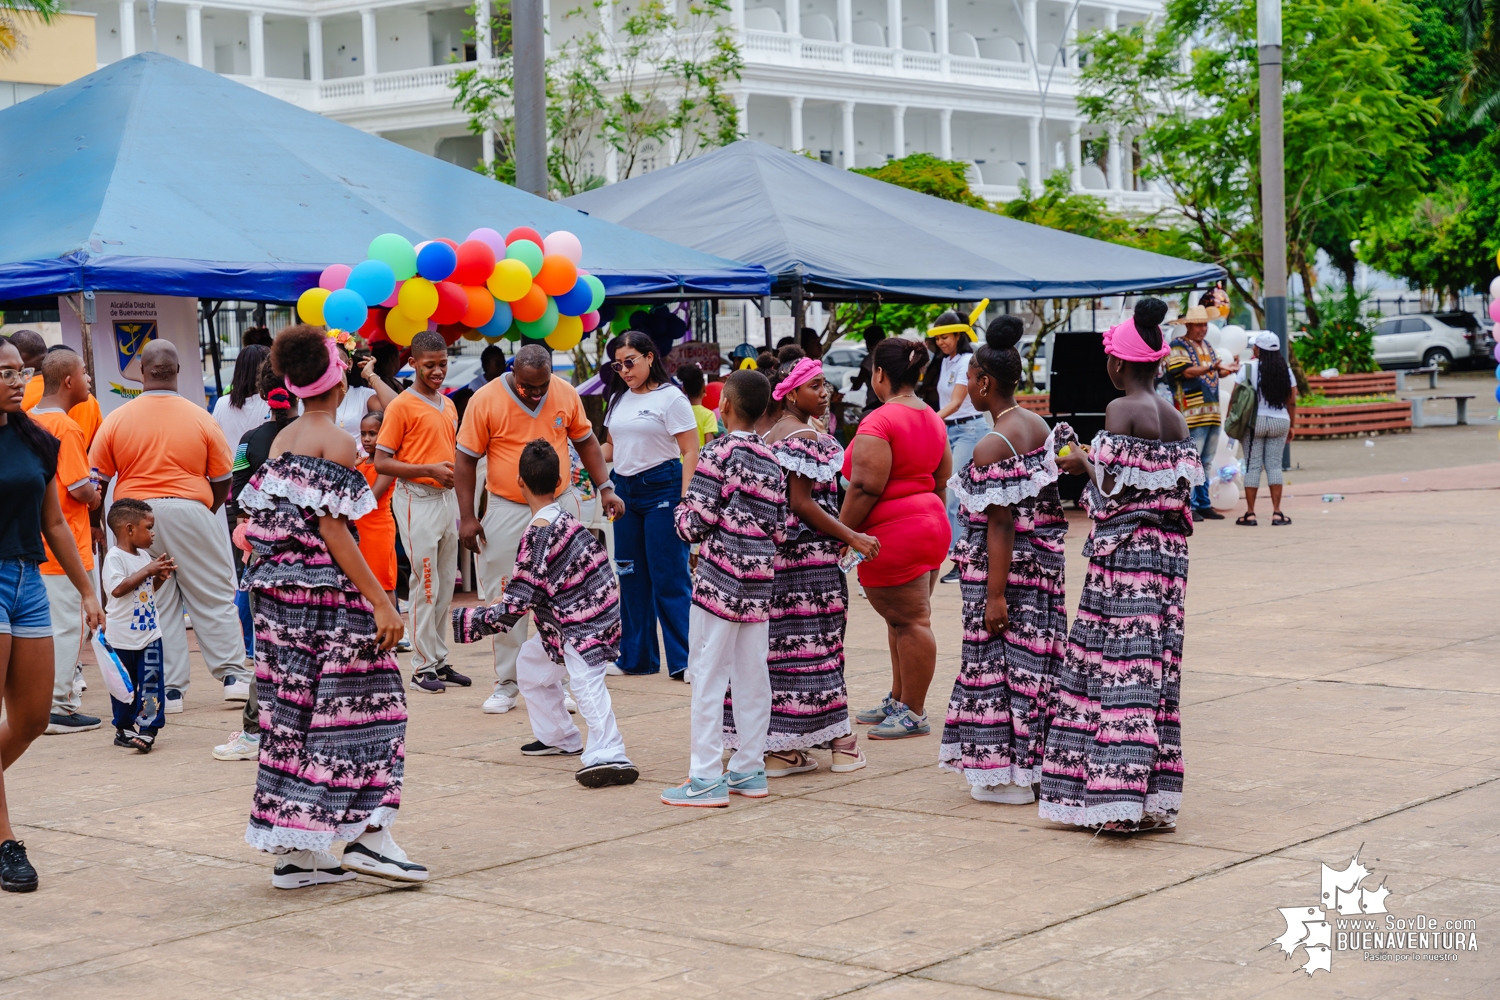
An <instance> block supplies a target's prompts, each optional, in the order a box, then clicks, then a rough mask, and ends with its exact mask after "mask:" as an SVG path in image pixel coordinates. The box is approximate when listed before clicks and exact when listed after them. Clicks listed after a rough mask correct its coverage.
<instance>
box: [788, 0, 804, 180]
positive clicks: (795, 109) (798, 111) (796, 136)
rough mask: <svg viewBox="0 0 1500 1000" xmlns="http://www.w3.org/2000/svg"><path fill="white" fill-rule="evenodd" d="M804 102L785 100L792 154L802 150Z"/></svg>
mask: <svg viewBox="0 0 1500 1000" xmlns="http://www.w3.org/2000/svg"><path fill="white" fill-rule="evenodd" d="M793 2H794V0H787V3H788V4H790V3H793ZM804 100H805V99H804V98H802V97H790V98H788V99H787V101H788V103H790V104H791V106H792V131H791V136H790V139H791V142H790V143H789V145H790V146H791V148H792V152H794V153H795V152H797V151H798V150H800V149H801V148H802V145H803V143H802V104H803V101H804Z"/></svg>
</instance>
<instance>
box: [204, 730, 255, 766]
mask: <svg viewBox="0 0 1500 1000" xmlns="http://www.w3.org/2000/svg"><path fill="white" fill-rule="evenodd" d="M214 760H260V734H259V733H244V732H240V733H235V734H234V735H233V736H231V737H229V742H228V743H221V744H220V745H219V746H216V747H214Z"/></svg>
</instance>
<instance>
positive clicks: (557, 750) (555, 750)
mask: <svg viewBox="0 0 1500 1000" xmlns="http://www.w3.org/2000/svg"><path fill="white" fill-rule="evenodd" d="M521 753H523V754H525V755H526V756H527V757H577V756H578V755H580V754H582V753H583V747H579V748H578V749H577V750H564V749H563V748H562V747H554V746H548V745H547V744H546V743H543V742H542V741H541V740H532V741H531V742H530V743H528V744H526V745H525V746H523V747H522V748H521Z"/></svg>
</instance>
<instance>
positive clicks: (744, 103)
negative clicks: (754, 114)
mask: <svg viewBox="0 0 1500 1000" xmlns="http://www.w3.org/2000/svg"><path fill="white" fill-rule="evenodd" d="M734 110H735V114H736V116H737V117H738V118H739V120H740V122H739V124H740V135H743V136H746V137H748V136H749V135H750V92H749V91H746V90H742V91H740V92H739V93H737V94H735V95H734Z"/></svg>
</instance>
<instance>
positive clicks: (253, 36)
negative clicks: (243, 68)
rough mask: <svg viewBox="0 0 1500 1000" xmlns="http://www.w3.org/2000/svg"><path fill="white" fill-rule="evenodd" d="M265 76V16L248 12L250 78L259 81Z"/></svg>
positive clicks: (262, 13)
mask: <svg viewBox="0 0 1500 1000" xmlns="http://www.w3.org/2000/svg"><path fill="white" fill-rule="evenodd" d="M265 75H266V15H265V13H264V12H263V11H258V10H252V11H251V12H250V76H251V77H252V78H254V79H257V80H258V79H261V78H262V77H264V76H265Z"/></svg>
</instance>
